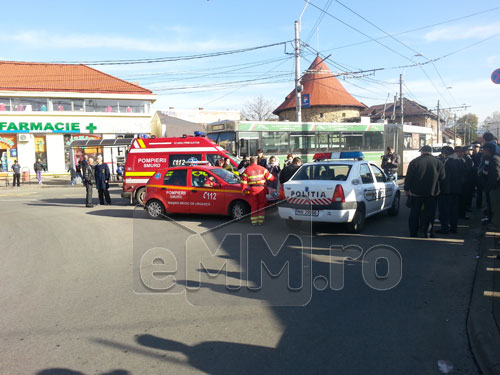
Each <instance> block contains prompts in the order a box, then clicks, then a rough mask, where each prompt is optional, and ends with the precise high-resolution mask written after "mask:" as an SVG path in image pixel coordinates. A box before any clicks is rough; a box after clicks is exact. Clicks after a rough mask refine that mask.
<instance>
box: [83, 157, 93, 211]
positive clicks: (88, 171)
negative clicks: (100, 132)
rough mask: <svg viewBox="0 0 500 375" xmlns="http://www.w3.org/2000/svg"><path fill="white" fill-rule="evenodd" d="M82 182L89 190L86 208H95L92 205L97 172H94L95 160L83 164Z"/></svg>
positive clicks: (90, 159)
mask: <svg viewBox="0 0 500 375" xmlns="http://www.w3.org/2000/svg"><path fill="white" fill-rule="evenodd" d="M81 168H82V174H83V175H82V180H83V184H84V185H85V189H86V190H87V196H86V199H85V206H87V207H94V204H93V203H92V188H93V186H94V185H95V183H96V181H95V171H94V159H92V158H89V159H88V160H87V161H86V163H85V164H82V167H81Z"/></svg>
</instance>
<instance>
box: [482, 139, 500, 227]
mask: <svg viewBox="0 0 500 375" xmlns="http://www.w3.org/2000/svg"><path fill="white" fill-rule="evenodd" d="M483 152H484V153H485V156H487V157H488V160H489V167H488V176H487V178H486V180H485V184H484V191H485V192H486V193H487V194H489V196H490V201H491V211H490V212H489V219H490V221H491V222H492V223H493V224H494V225H495V226H496V227H497V228H498V227H499V226H500V155H498V154H497V153H496V147H495V145H494V144H491V143H486V144H485V145H484V146H483Z"/></svg>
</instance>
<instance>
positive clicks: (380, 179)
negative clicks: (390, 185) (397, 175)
mask: <svg viewBox="0 0 500 375" xmlns="http://www.w3.org/2000/svg"><path fill="white" fill-rule="evenodd" d="M370 167H372V171H373V174H374V175H375V179H376V180H377V182H387V179H386V178H385V174H384V172H382V170H381V169H380V168H379V167H377V166H376V165H373V164H371V165H370Z"/></svg>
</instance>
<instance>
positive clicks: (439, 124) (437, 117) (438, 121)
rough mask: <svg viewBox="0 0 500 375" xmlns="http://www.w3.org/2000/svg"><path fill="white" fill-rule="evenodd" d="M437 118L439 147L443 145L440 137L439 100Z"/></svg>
mask: <svg viewBox="0 0 500 375" xmlns="http://www.w3.org/2000/svg"><path fill="white" fill-rule="evenodd" d="M437 118H438V124H437V141H438V145H440V144H441V143H443V140H442V139H441V137H440V136H439V132H440V131H441V119H440V118H439V99H438V104H437Z"/></svg>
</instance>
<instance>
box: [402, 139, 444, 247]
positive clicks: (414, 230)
mask: <svg viewBox="0 0 500 375" xmlns="http://www.w3.org/2000/svg"><path fill="white" fill-rule="evenodd" d="M420 152H421V155H420V156H419V157H418V158H415V159H413V160H412V161H411V162H410V165H409V166H408V170H407V172H406V178H405V185H404V190H405V194H406V196H408V197H411V198H410V199H411V207H410V217H409V219H408V224H409V228H410V236H411V237H417V234H418V228H419V219H420V214H421V211H422V206H423V207H424V217H423V225H424V228H425V233H424V236H425V237H426V238H430V237H433V233H432V228H433V224H434V216H435V214H436V205H437V197H438V195H439V183H440V181H441V180H443V179H444V178H445V172H444V166H443V163H441V161H439V160H438V159H437V158H435V157H434V156H432V148H431V147H430V146H424V147H422V148H421V149H420Z"/></svg>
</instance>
